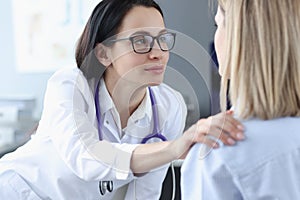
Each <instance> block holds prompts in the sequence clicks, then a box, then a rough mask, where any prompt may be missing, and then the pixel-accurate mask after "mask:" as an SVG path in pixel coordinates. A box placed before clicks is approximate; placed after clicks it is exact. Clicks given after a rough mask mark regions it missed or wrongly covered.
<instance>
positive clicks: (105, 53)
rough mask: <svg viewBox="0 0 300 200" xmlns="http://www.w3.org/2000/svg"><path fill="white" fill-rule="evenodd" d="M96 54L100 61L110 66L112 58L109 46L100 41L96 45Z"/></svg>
mask: <svg viewBox="0 0 300 200" xmlns="http://www.w3.org/2000/svg"><path fill="white" fill-rule="evenodd" d="M95 55H96V57H97V59H98V60H99V62H100V63H101V64H102V65H104V66H105V67H108V66H110V65H111V59H110V56H109V47H107V46H104V45H103V44H101V43H99V44H97V45H96V48H95Z"/></svg>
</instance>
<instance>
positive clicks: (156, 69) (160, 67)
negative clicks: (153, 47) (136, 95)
mask: <svg viewBox="0 0 300 200" xmlns="http://www.w3.org/2000/svg"><path fill="white" fill-rule="evenodd" d="M145 71H147V72H151V73H153V74H162V73H163V72H164V71H165V67H164V66H163V65H156V66H152V67H148V68H146V69H145Z"/></svg>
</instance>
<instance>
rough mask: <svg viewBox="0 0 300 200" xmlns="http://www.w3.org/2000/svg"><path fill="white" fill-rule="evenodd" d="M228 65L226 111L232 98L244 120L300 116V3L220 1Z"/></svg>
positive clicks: (288, 0) (287, 0) (292, 0)
mask: <svg viewBox="0 0 300 200" xmlns="http://www.w3.org/2000/svg"><path fill="white" fill-rule="evenodd" d="M219 5H220V6H221V7H222V8H223V10H225V21H226V23H225V28H226V34H227V35H226V37H227V38H226V40H227V47H226V59H225V60H226V61H225V63H222V64H223V65H224V68H225V72H224V75H223V77H222V83H221V94H220V97H221V107H222V110H225V109H226V90H227V82H228V80H227V79H226V77H230V86H229V96H230V100H231V103H232V105H233V107H234V110H235V113H237V115H238V116H239V117H241V118H244V119H245V118H249V117H258V118H261V119H272V118H277V117H284V116H300V12H299V11H300V1H299V0H219Z"/></svg>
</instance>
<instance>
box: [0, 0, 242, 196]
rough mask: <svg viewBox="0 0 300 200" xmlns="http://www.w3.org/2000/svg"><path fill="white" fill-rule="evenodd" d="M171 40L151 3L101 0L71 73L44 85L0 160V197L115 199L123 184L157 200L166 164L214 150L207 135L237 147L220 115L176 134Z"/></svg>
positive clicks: (179, 118)
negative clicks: (25, 125)
mask: <svg viewBox="0 0 300 200" xmlns="http://www.w3.org/2000/svg"><path fill="white" fill-rule="evenodd" d="M174 43H175V34H174V33H172V32H169V31H168V30H167V29H166V28H165V24H164V20H163V14H162V11H161V9H160V8H159V6H158V5H157V4H156V3H155V2H154V1H152V0H103V1H101V2H100V3H99V4H98V5H97V6H96V7H95V9H94V11H93V12H92V15H91V16H90V18H89V20H88V22H87V24H86V27H85V29H84V31H83V33H82V35H81V37H80V39H79V41H78V44H77V49H76V61H77V67H76V68H73V69H61V70H59V71H58V72H56V73H55V74H54V75H53V76H52V77H51V78H50V80H49V81H48V85H47V91H46V94H45V101H44V110H43V113H42V117H41V120H40V122H39V126H38V128H37V131H36V134H34V135H33V136H32V138H31V140H30V141H28V142H27V143H26V144H25V145H23V146H22V147H20V148H19V149H17V150H16V151H15V152H13V153H11V154H8V155H6V156H4V157H3V158H2V159H1V161H0V199H10V200H11V199H115V198H116V197H115V196H114V195H116V193H117V191H118V189H119V188H121V187H122V186H124V185H128V188H127V192H126V196H125V199H130V200H132V199H151V200H153V199H159V197H160V192H161V186H162V182H163V180H164V177H165V175H166V171H167V168H168V165H167V164H168V163H170V162H171V161H173V160H175V159H178V158H182V157H183V156H184V155H185V154H186V153H187V151H188V150H189V149H190V147H191V146H192V145H193V144H194V143H196V142H204V143H206V144H208V145H210V146H213V147H217V146H216V144H215V142H214V141H212V140H209V139H208V138H207V137H205V136H206V135H207V134H209V135H215V136H216V135H218V134H221V136H220V137H221V139H222V141H224V143H226V144H233V143H234V140H238V139H239V137H238V136H239V135H242V134H243V133H242V130H241V129H242V128H241V124H240V123H239V122H237V121H236V120H234V119H233V118H232V117H231V115H232V114H231V113H229V112H228V113H222V114H219V115H217V116H214V117H210V118H209V119H203V120H199V121H198V122H197V123H196V124H195V125H193V126H192V127H190V128H189V129H188V130H187V131H186V132H185V134H183V135H182V136H180V135H181V133H182V132H183V129H184V125H185V117H186V106H185V104H184V101H183V98H182V96H181V95H180V94H179V93H178V92H176V91H175V90H173V89H172V88H170V87H169V86H167V85H165V84H163V83H162V81H163V75H164V71H165V68H166V64H167V61H168V58H169V50H171V49H172V48H173V46H174ZM225 118H226V120H224V119H225ZM213 119H214V120H213ZM142 143H143V144H142ZM144 143H147V144H144Z"/></svg>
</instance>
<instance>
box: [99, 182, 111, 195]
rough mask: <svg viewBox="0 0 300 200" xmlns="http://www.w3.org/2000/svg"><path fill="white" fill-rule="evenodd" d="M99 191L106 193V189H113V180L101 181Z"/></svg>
mask: <svg viewBox="0 0 300 200" xmlns="http://www.w3.org/2000/svg"><path fill="white" fill-rule="evenodd" d="M99 191H100V194H101V195H105V193H106V191H108V192H112V191H113V182H112V181H99Z"/></svg>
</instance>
